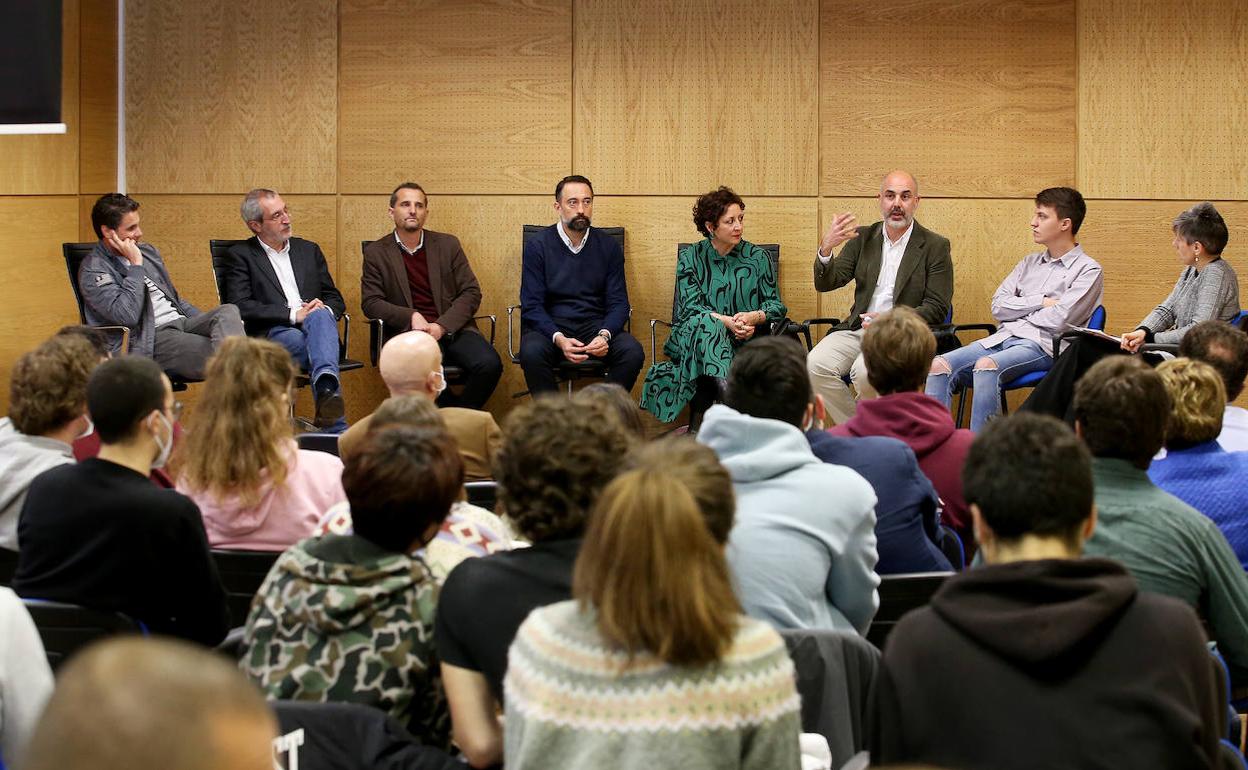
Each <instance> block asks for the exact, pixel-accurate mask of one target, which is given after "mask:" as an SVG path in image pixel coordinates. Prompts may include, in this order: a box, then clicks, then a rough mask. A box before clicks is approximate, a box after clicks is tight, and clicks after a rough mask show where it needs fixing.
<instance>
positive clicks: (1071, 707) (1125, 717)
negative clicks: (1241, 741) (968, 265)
mask: <svg viewBox="0 0 1248 770" xmlns="http://www.w3.org/2000/svg"><path fill="white" fill-rule="evenodd" d="M964 475H965V490H966V497H967V500H968V501H969V502H970V504H971V515H972V518H973V519H974V523H975V530H976V533H977V535H978V539H979V542H980V545H981V553H982V554H983V558H984V562H985V564H986V566H983V567H981V568H978V569H975V570H971V571H969V572H966V573H963V574H961V575H955V576H954V577H952V578H950V579H949V580H948V581H947V582H946V583H945V584H944V585H943V586H942V587H941V588H940V590H939V591H938V592H937V593H936V595H935V596H933V597H932V601H931V604H930V605H929V606H927V607H923V608H921V609H918V610H915V611H914V612H911V613H910V614H909V615H907V616H906V617H904V618H903V619H902V621H901V623H900V624H898V626H897V628H896V629H895V630H894V631H893V633H892V634H890V635H889V637H888V644H887V646H886V647H885V650H884V657H883V660H882V663H881V669H880V673H879V678H878V679H877V680H876V691H875V695H874V701H875V707H874V714H873V719H872V727H871V730H870V732H871V738H870V743H871V747H872V750H871V753H872V760H873V764H874V763H886V762H925V763H931V764H933V765H939V766H944V767H958V768H968V769H969V768H985V769H987V768H994V769H995V768H1000V767H1012V768H1051V767H1211V766H1215V765H1216V764H1217V761H1216V757H1217V754H1218V737H1219V736H1218V729H1217V726H1218V725H1219V723H1221V722H1222V720H1223V719H1224V716H1223V715H1222V714H1220V713H1219V707H1218V704H1217V696H1216V686H1215V680H1214V678H1213V668H1212V666H1211V659H1210V657H1209V655H1208V653H1207V652H1206V651H1205V647H1204V636H1203V632H1202V630H1201V627H1200V622H1199V621H1198V620H1197V618H1196V614H1195V613H1194V612H1193V611H1192V610H1191V608H1189V607H1186V606H1184V605H1183V603H1182V602H1179V601H1176V600H1174V599H1172V598H1170V597H1164V596H1158V595H1155V594H1149V593H1145V592H1142V591H1141V590H1140V589H1138V588H1137V587H1136V584H1135V581H1134V580H1133V579H1132V578H1131V575H1130V573H1128V572H1127V570H1126V569H1125V568H1123V566H1122V565H1121V564H1118V563H1116V562H1113V561H1110V560H1108V559H1098V558H1091V559H1080V558H1079V553H1080V549H1081V546H1082V544H1083V542H1084V541H1085V540H1086V539H1087V537H1088V536H1089V535H1090V534H1091V533H1092V531H1093V529H1094V528H1095V527H1096V523H1097V519H1096V506H1095V505H1094V504H1093V477H1092V470H1091V462H1090V458H1089V456H1088V451H1087V449H1086V448H1084V447H1083V446H1082V445H1081V444H1080V443H1079V441H1078V439H1076V438H1075V436H1074V435H1073V434H1071V432H1070V429H1069V428H1068V427H1066V425H1065V424H1064V423H1061V422H1059V421H1058V420H1056V419H1054V418H1051V417H1042V416H1039V415H1034V414H1029V413H1020V414H1017V415H1013V416H1010V417H1006V418H1002V419H999V420H997V421H994V422H993V423H990V424H989V425H988V426H987V427H986V428H985V430H984V431H983V432H982V433H981V434H980V436H979V438H978V440H976V442H975V444H974V445H973V446H972V447H971V453H970V456H969V457H968V458H967V464H966V470H965V474H964ZM937 661H938V663H936V662H937ZM1223 709H1224V706H1223Z"/></svg>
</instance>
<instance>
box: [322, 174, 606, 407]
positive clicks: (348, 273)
mask: <svg viewBox="0 0 1248 770" xmlns="http://www.w3.org/2000/svg"><path fill="white" fill-rule="evenodd" d="M387 203H388V201H387V198H386V196H384V195H378V196H345V197H343V198H342V199H341V209H340V217H339V243H341V244H342V249H341V254H342V256H341V258H340V260H339V266H340V270H339V276H340V277H339V281H338V282H339V285H340V287H341V289H342V293H343V295H344V296H345V297H346V298H347V307H348V308H350V309H351V312H352V313H353V314H354V313H359V315H358V316H356V317H358V318H359V319H360V321H359V324H358V326H359V328H360V330H361V331H360V332H359V333H358V334H355V333H353V334H352V351H351V352H352V355H353V356H354V357H356V358H359V359H360V360H364V361H366V360H368V350H367V346H368V333H367V330H366V329H365V325H366V324H365V321H364V314H363V312H361V311H360V310H359V307H360V274H361V272H362V265H363V255H362V254H361V253H360V250H359V249H360V246H359V244H360V241H362V240H374V239H376V238H379V237H381V236H383V235H387V234H389V233H390V232H391V231H393V229H394V222H393V221H392V220H391V219H390V217H389V215H388V214H387ZM552 204H553V200H552V198H551V197H550V196H548V195H542V196H458V195H433V196H430V198H429V219H428V221H427V222H426V226H427V227H428V228H429V229H431V230H436V231H438V232H446V233H450V234H452V235H454V236H456V237H457V238H459V241H460V243H461V244H462V245H463V247H464V253H465V254H466V255H467V256H468V261H469V264H471V265H472V269H473V272H475V273H476V275H477V280H478V281H479V282H480V283H481V295H482V299H481V309H480V311H478V312H479V314H494V315H496V316H497V317H498V330H497V336H496V339H495V344H494V349H495V350H497V351H498V354H499V357H500V358H502V360H503V379H502V381H501V382H500V383H499V385H498V389H497V390H496V391H494V396H493V398H492V399H490V402H489V404H488V408H489V410H490V411H492V412H494V414H495V415H496V416H498V417H499V418H500V419H501V418H502V415H504V414H505V413H507V412H508V411H510V409H511V408H512V406H513V405H514V404H515V403H516V400H515V399H513V398H512V394H513V393H517V392H520V391H522V390H524V387H525V386H524V376H523V375H522V373H521V372H520V367H519V366H518V365H513V364H512V363H511V362H510V360H509V359H508V357H507V306H508V305H514V304H517V303H518V302H519V301H520V249H521V229H522V228H523V227H524V225H526V224H547V223H551V222H554V212H553V207H552ZM595 217H596V218H599V219H600V221H602V222H603V223H604V224H614V223H615V222H614V220H613V218H612V214H611V213H610V212H609V211H608V213H601V214H600V213H599V212H598V211H597V210H596V211H595ZM517 320H518V318H517ZM482 332H483V333H485V334H488V333H489V330H488V327H486V326H482ZM516 335H517V336H516V346H517V350H518V349H519V327H518V326H517V329H516ZM353 375H359V376H356V377H353V379H352V380H350V381H349V382H348V384H349V385H351V387H352V388H356V386H355V385H354V383H355V382H357V381H359V382H361V383H362V384H361V385H360V386H359V387H358V388H356V389H355V390H352V391H349V392H348V393H347V404H348V414H347V417H348V419H358V418H359V417H360V416H362V415H365V414H368V413H369V412H371V411H372V410H373V409H374V408H376V406H377V404H379V403H380V402H381V401H382V400H383V399H384V398H385V397H386V395H387V393H386V389H385V386H384V385H383V384H382V382H381V378H380V377H379V376H378V375H377V373H376V370H375V369H372V368H371V367H370V368H369V369H368V371H367V372H358V373H353Z"/></svg>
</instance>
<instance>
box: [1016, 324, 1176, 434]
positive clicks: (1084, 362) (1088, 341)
mask: <svg viewBox="0 0 1248 770" xmlns="http://www.w3.org/2000/svg"><path fill="white" fill-rule="evenodd" d="M1125 355H1127V353H1126V351H1124V350H1123V349H1122V347H1121V346H1120V345H1118V344H1116V343H1113V342H1110V341H1109V340H1103V339H1100V338H1099V337H1076V338H1075V339H1073V340H1071V341H1070V344H1068V345H1067V346H1066V349H1065V350H1063V351H1062V354H1061V355H1060V356H1058V357H1057V360H1055V361H1054V362H1053V366H1052V368H1050V369H1049V371H1048V372H1047V373H1046V374H1045V375H1044V379H1043V380H1040V382H1039V383H1038V384H1037V385H1036V387H1035V389H1034V390H1033V391H1031V395H1030V396H1028V397H1027V400H1026V401H1024V402H1023V405H1022V406H1020V407H1019V409H1020V410H1021V411H1024V412H1039V413H1040V414H1048V415H1052V416H1054V417H1056V418H1058V419H1059V420H1065V421H1066V422H1067V423H1069V424H1071V425H1074V424H1075V409H1074V403H1075V383H1077V382H1078V381H1079V378H1081V377H1083V375H1084V373H1085V372H1087V371H1088V370H1089V369H1091V368H1092V365H1093V364H1095V363H1096V362H1097V361H1100V360H1101V359H1102V358H1105V357H1106V356H1125ZM1141 358H1142V359H1143V360H1144V363H1146V364H1148V365H1149V366H1156V365H1157V364H1158V363H1160V362H1161V360H1162V356H1161V355H1159V354H1154V353H1142V354H1141Z"/></svg>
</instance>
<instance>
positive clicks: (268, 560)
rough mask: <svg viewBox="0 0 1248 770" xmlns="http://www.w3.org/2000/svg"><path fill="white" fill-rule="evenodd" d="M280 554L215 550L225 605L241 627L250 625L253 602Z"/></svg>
mask: <svg viewBox="0 0 1248 770" xmlns="http://www.w3.org/2000/svg"><path fill="white" fill-rule="evenodd" d="M280 555H281V553H280V552H279V551H232V550H226V549H223V548H214V549H212V560H213V562H215V563H216V565H217V574H219V575H220V576H221V585H223V586H225V594H226V596H225V603H226V606H227V607H229V609H230V622H231V623H232V624H233V625H235V626H241V625H243V624H244V623H246V622H247V614H248V613H249V612H250V611H251V600H252V599H254V598H255V596H256V591H258V590H259V589H260V584H261V583H263V582H264V579H265V577H267V576H268V574H269V570H271V569H272V568H273V563H274V562H276V561H277V557H278V556H280Z"/></svg>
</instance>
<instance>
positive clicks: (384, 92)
mask: <svg viewBox="0 0 1248 770" xmlns="http://www.w3.org/2000/svg"><path fill="white" fill-rule="evenodd" d="M341 24H342V64H341V68H340V72H341V78H342V88H341V91H340V103H339V104H340V110H341V114H342V122H341V130H342V144H341V147H342V154H341V157H340V169H341V171H340V176H341V182H340V186H339V192H341V193H379V192H382V191H385V192H387V193H388V192H389V191H390V190H391V189H393V187H394V185H395V184H397V183H398V182H400V181H402V180H403V179H409V178H414V179H416V180H418V181H420V182H421V184H423V185H425V186H426V187H428V188H429V189H430V190H436V191H438V192H440V193H444V194H449V193H477V194H484V193H507V194H514V193H537V192H544V191H545V190H547V189H553V188H554V184H555V181H556V180H558V179H559V178H561V177H563V176H564V175H565V174H567V173H569V162H570V160H571V151H570V141H571V134H572V128H571V112H572V104H571V91H572V13H571V2H570V0H464V1H463V2H455V3H445V2H436V1H433V0H426V1H424V2H421V1H419V0H343V2H342V9H341Z"/></svg>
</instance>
